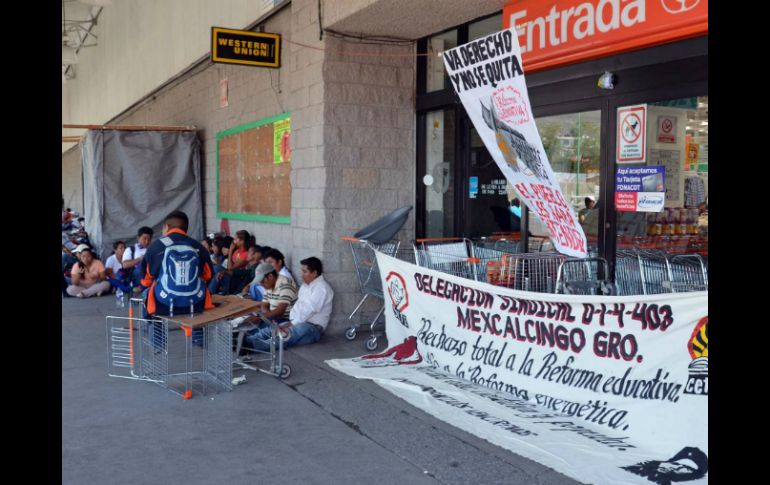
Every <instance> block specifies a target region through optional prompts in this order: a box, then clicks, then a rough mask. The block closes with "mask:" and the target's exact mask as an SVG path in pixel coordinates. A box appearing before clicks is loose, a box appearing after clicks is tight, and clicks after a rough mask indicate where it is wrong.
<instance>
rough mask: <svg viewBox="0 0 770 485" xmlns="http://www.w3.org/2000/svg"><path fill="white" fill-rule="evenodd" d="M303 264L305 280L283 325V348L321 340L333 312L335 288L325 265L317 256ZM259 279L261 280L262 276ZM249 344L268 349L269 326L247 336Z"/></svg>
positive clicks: (263, 349)
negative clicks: (324, 272)
mask: <svg viewBox="0 0 770 485" xmlns="http://www.w3.org/2000/svg"><path fill="white" fill-rule="evenodd" d="M300 264H302V281H303V282H304V284H303V285H302V286H301V287H300V289H299V295H298V296H297V300H296V302H294V306H293V307H292V308H291V311H290V312H289V322H286V323H282V324H280V327H281V329H282V330H283V332H284V341H283V347H284V348H288V347H293V346H295V345H307V344H312V343H315V342H318V341H319V340H320V339H321V334H322V333H323V331H324V330H326V327H327V326H328V325H329V317H330V316H331V314H332V299H333V298H334V290H332V288H331V286H329V283H327V282H326V280H325V279H324V277H323V276H322V274H323V264H322V263H321V260H320V259H318V258H316V257H310V258H307V259H303V260H302V261H300ZM258 276H260V280H262V276H261V275H258ZM247 339H248V341H249V343H250V344H251V345H250V347H252V348H254V349H256V350H261V351H263V352H264V351H269V349H270V329H269V328H265V329H263V330H261V331H260V332H258V333H255V334H253V335H250V336H249V337H247Z"/></svg>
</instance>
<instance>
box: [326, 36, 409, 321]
mask: <svg viewBox="0 0 770 485" xmlns="http://www.w3.org/2000/svg"><path fill="white" fill-rule="evenodd" d="M326 50H327V53H326V60H325V62H324V67H323V76H324V88H325V105H324V154H325V165H326V170H327V177H326V183H327V191H326V194H325V198H324V208H325V213H326V230H325V232H324V267H325V271H326V274H327V279H328V280H329V282H330V284H331V285H332V286H333V287H334V289H335V307H334V313H333V315H332V319H333V321H332V324H333V325H334V326H335V327H336V328H337V329H344V328H345V327H347V325H348V323H347V316H348V315H349V314H350V312H352V311H353V309H354V308H355V306H356V305H357V304H358V301H359V300H360V299H361V293H360V291H359V287H358V281H357V279H356V274H355V267H354V265H353V261H352V255H351V252H350V248H349V246H348V245H347V243H343V242H342V241H341V240H340V238H341V237H342V236H350V235H352V234H354V233H355V232H357V231H359V230H360V229H362V228H364V227H365V226H367V225H369V224H370V223H372V222H374V221H375V220H377V219H378V218H380V217H382V216H384V215H386V214H388V213H389V212H391V211H393V210H395V209H397V208H399V207H402V206H405V205H414V177H415V174H414V170H415V167H414V165H415V114H414V96H415V71H414V69H415V61H414V59H415V58H414V52H415V48H414V46H391V45H372V44H363V43H359V42H355V41H350V40H347V39H341V38H338V37H333V36H330V35H329V36H327V37H326ZM398 237H399V239H401V240H402V241H403V242H405V243H409V242H410V241H411V240H412V238H413V237H414V215H413V214H412V215H410V218H409V221H407V223H406V225H405V226H404V229H402V231H401V232H400V233H399V234H398ZM381 304H382V303H381V302H379V301H377V300H374V299H370V301H368V302H367V304H366V305H364V307H363V310H364V311H376V309H377V308H378V307H379V306H380V305H381Z"/></svg>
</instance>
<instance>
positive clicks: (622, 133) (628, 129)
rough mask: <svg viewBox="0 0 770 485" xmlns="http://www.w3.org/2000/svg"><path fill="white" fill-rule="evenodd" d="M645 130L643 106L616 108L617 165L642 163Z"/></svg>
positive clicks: (644, 108)
mask: <svg viewBox="0 0 770 485" xmlns="http://www.w3.org/2000/svg"><path fill="white" fill-rule="evenodd" d="M646 129H647V107H646V106H645V105H637V106H626V107H624V108H618V143H617V146H618V151H617V162H618V163H639V162H644V156H645V149H646V147H645V139H646V137H645V131H646Z"/></svg>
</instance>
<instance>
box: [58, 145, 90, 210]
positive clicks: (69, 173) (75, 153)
mask: <svg viewBox="0 0 770 485" xmlns="http://www.w3.org/2000/svg"><path fill="white" fill-rule="evenodd" d="M61 162H62V163H61V193H62V196H63V197H64V207H69V208H70V209H72V210H75V211H77V212H79V213H80V214H83V213H84V212H85V211H84V210H83V179H82V177H83V169H82V167H81V165H80V145H77V146H74V147H72V148H70V149H69V150H67V151H66V152H64V153H62V157H61Z"/></svg>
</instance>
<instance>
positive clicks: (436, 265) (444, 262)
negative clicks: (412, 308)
mask: <svg viewBox="0 0 770 485" xmlns="http://www.w3.org/2000/svg"><path fill="white" fill-rule="evenodd" d="M413 248H414V256H415V261H416V263H417V264H418V265H419V266H422V267H424V268H430V269H433V270H436V271H440V272H442V273H447V274H451V275H454V276H459V277H460V278H467V279H470V280H481V281H483V278H480V275H481V269H480V268H481V267H480V264H479V263H480V260H479V258H476V257H474V256H473V243H471V241H470V240H468V239H465V238H456V237H449V238H430V239H417V240H416V241H415V242H414V244H413Z"/></svg>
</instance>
